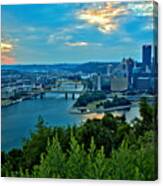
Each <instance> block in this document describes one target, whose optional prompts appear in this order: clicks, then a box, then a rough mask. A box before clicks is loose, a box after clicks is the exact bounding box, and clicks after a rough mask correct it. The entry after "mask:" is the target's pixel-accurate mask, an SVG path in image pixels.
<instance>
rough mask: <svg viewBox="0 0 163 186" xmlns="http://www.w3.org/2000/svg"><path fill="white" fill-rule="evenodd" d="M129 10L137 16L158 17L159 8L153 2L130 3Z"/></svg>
mask: <svg viewBox="0 0 163 186" xmlns="http://www.w3.org/2000/svg"><path fill="white" fill-rule="evenodd" d="M127 8H128V10H129V11H131V14H134V15H136V16H151V17H152V16H157V8H156V6H155V4H154V3H153V1H151V2H150V1H148V2H147V1H146V2H134V3H128V6H127Z"/></svg>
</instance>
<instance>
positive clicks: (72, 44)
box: [65, 41, 88, 47]
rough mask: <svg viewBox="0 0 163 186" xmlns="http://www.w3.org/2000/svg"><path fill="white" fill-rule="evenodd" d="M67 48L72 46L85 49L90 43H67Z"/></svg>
mask: <svg viewBox="0 0 163 186" xmlns="http://www.w3.org/2000/svg"><path fill="white" fill-rule="evenodd" d="M65 45H66V46H71V47H84V46H88V43H87V42H85V41H81V42H68V43H65Z"/></svg>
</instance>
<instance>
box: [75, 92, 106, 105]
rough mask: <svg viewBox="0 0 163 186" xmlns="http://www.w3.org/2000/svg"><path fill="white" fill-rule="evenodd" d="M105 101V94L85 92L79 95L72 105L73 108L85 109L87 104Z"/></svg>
mask: <svg viewBox="0 0 163 186" xmlns="http://www.w3.org/2000/svg"><path fill="white" fill-rule="evenodd" d="M103 99H106V94H105V93H104V92H98V91H97V92H93V93H92V92H86V93H84V94H83V95H81V96H80V97H79V98H78V99H77V101H76V103H75V104H74V106H75V107H85V106H87V105H88V104H89V103H92V102H93V101H99V100H103Z"/></svg>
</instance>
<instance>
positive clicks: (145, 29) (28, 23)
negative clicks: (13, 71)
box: [1, 2, 157, 64]
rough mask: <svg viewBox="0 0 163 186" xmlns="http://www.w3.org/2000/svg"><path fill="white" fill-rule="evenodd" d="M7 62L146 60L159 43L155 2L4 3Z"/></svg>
mask: <svg viewBox="0 0 163 186" xmlns="http://www.w3.org/2000/svg"><path fill="white" fill-rule="evenodd" d="M1 19H2V43H1V49H2V64H13V63H14V64H15V63H16V64H55V63H82V62H88V61H120V60H121V59H122V58H123V57H132V58H134V59H135V60H138V61H140V60H141V47H142V45H143V44H152V43H153V39H154V37H153V34H154V33H155V34H156V33H157V31H156V29H155V28H154V26H153V22H154V21H155V20H157V12H156V9H155V7H154V5H153V3H152V2H133V3H132V2H129V3H127V2H123V3H120V2H118V3H116V2H104V3H76V4H74V3H69V4H49V5H48V4H45V5H43V4H41V5H4V6H2V17H1Z"/></svg>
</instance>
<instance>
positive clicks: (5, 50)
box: [1, 42, 13, 53]
mask: <svg viewBox="0 0 163 186" xmlns="http://www.w3.org/2000/svg"><path fill="white" fill-rule="evenodd" d="M12 49H13V46H12V44H10V43H4V42H1V52H2V53H8V52H11V50H12Z"/></svg>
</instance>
